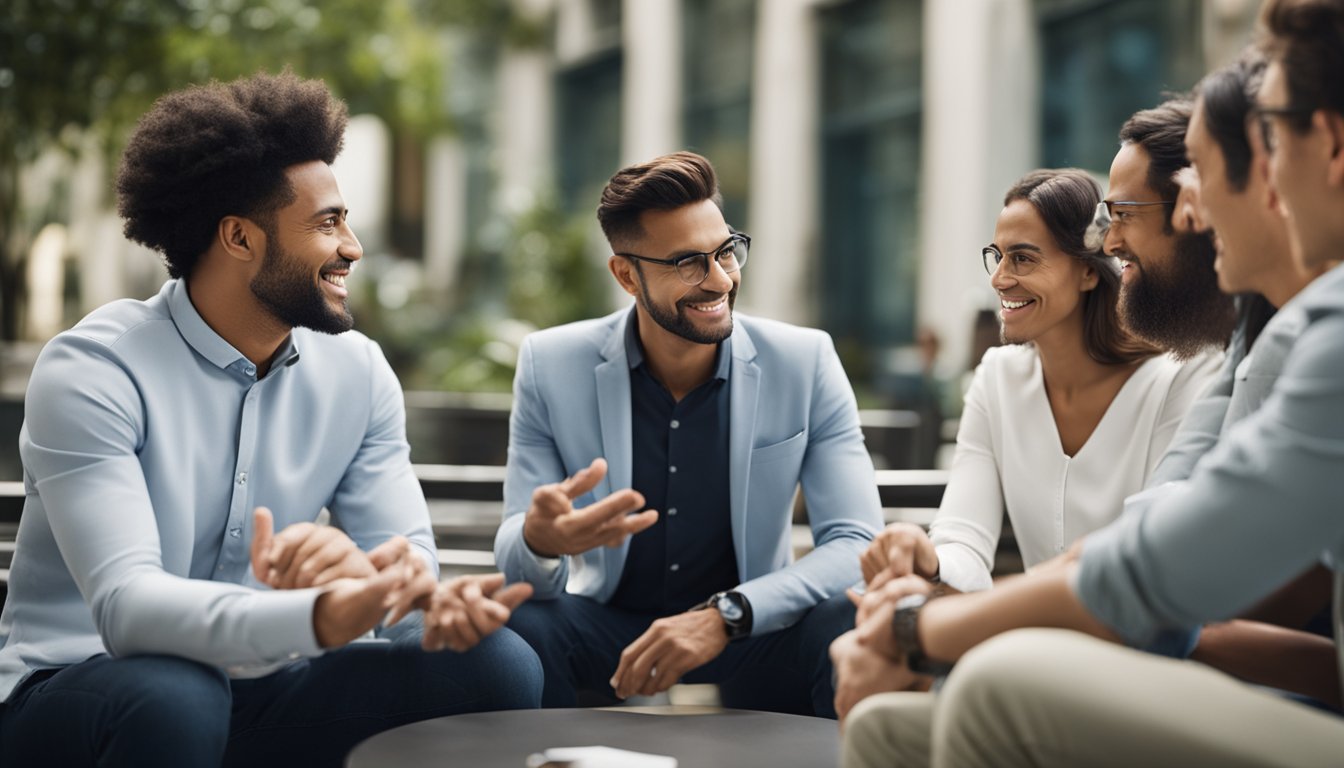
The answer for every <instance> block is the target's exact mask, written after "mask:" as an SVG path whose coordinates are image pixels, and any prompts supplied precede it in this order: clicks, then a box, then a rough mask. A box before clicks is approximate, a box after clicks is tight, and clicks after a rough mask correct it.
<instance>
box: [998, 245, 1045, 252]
mask: <svg viewBox="0 0 1344 768" xmlns="http://www.w3.org/2000/svg"><path fill="white" fill-rule="evenodd" d="M1004 250H1005V251H1035V252H1036V253H1042V251H1041V249H1040V246H1036V245H1032V244H1031V243H1013V244H1012V245H1010V246H1008V247H1007V248H1005V249H1004Z"/></svg>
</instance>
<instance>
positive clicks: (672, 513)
mask: <svg viewBox="0 0 1344 768" xmlns="http://www.w3.org/2000/svg"><path fill="white" fill-rule="evenodd" d="M667 516H668V517H676V516H677V508H676V507H669V508H668V510H667Z"/></svg>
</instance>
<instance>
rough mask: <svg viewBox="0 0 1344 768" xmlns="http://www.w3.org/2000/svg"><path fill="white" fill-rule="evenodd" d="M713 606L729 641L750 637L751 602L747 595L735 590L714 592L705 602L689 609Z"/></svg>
mask: <svg viewBox="0 0 1344 768" xmlns="http://www.w3.org/2000/svg"><path fill="white" fill-rule="evenodd" d="M703 608H713V609H715V610H717V611H718V612H719V617H720V618H722V619H723V625H724V627H725V628H726V629H727V630H728V639H729V640H730V641H735V640H745V639H747V638H748V637H751V603H750V602H748V601H747V596H746V595H744V594H742V593H741V592H737V591H731V590H730V591H728V592H715V593H714V594H712V595H710V596H709V599H708V600H706V601H705V602H703V603H701V604H699V605H697V606H696V607H695V608H692V609H691V610H696V611H698V610H701V609H703Z"/></svg>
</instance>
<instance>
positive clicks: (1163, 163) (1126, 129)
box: [1120, 98, 1195, 234]
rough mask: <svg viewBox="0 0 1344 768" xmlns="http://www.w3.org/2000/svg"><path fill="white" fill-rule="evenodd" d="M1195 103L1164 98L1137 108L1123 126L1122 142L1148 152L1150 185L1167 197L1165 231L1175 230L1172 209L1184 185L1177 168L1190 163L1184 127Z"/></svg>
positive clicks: (1163, 207) (1164, 208)
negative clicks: (1156, 103)
mask: <svg viewBox="0 0 1344 768" xmlns="http://www.w3.org/2000/svg"><path fill="white" fill-rule="evenodd" d="M1194 111H1195V105H1194V102H1192V101H1191V100H1190V99H1186V98H1177V99H1171V100H1169V101H1164V102H1162V103H1161V104H1159V105H1157V106H1156V107H1153V108H1152V109H1145V110H1141V111H1139V112H1135V113H1134V114H1133V115H1131V116H1130V118H1129V119H1128V120H1126V121H1125V124H1124V125H1123V126H1121V127H1120V144H1121V146H1123V145H1125V144H1137V145H1139V146H1140V147H1142V148H1143V151H1144V152H1146V153H1147V154H1148V178H1147V180H1146V182H1147V184H1148V188H1149V189H1151V190H1153V191H1154V192H1156V193H1157V195H1158V197H1160V198H1162V199H1163V200H1165V201H1167V203H1166V204H1165V205H1163V206H1162V210H1163V212H1164V213H1165V214H1166V215H1165V216H1164V217H1163V231H1165V232H1167V233H1168V234H1170V233H1171V232H1173V231H1175V228H1174V227H1172V225H1171V214H1172V211H1175V210H1176V197H1177V196H1178V195H1179V194H1180V192H1181V188H1180V186H1179V185H1178V184H1177V183H1176V179H1175V176H1176V172H1177V171H1179V170H1181V169H1182V168H1185V167H1186V166H1188V165H1190V159H1189V158H1188V157H1186V155H1185V131H1186V129H1187V128H1188V127H1189V126H1190V116H1191V115H1192V114H1194Z"/></svg>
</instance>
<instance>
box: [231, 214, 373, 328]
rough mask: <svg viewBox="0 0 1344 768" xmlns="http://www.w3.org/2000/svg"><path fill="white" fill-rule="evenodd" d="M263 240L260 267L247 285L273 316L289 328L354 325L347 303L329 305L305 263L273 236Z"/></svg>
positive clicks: (351, 326) (324, 293)
mask: <svg viewBox="0 0 1344 768" xmlns="http://www.w3.org/2000/svg"><path fill="white" fill-rule="evenodd" d="M266 243H267V245H266V255H265V256H264V257H263V260H262V262H261V271H260V272H258V273H257V276H256V277H254V278H252V283H251V285H250V286H249V287H250V288H251V289H252V295H254V296H256V297H257V299H259V300H260V301H261V303H262V305H263V306H265V307H266V308H267V309H269V310H270V311H271V314H272V315H274V316H275V317H276V319H278V320H279V321H280V322H282V323H284V324H285V325H288V326H289V327H291V328H311V329H312V330H314V331H318V332H319V333H330V334H337V333H345V332H346V331H348V330H350V329H351V328H353V327H354V326H355V318H354V317H353V316H352V315H351V314H350V309H349V307H346V306H345V305H344V304H342V305H341V308H340V310H339V311H337V310H333V309H332V307H331V305H330V304H329V303H328V302H327V297H326V292H325V291H323V290H322V286H320V285H318V284H317V280H314V279H313V274H312V272H310V271H309V270H308V267H307V266H305V265H304V264H303V263H301V262H300V261H299V260H297V259H295V258H292V257H291V256H290V255H289V254H288V253H286V252H285V250H284V249H282V248H281V247H280V244H279V242H277V240H276V238H275V237H273V236H271V235H269V234H268V235H267V238H266ZM338 260H339V261H345V260H344V259H338ZM348 263H349V262H346V264H348ZM319 279H320V278H319Z"/></svg>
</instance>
